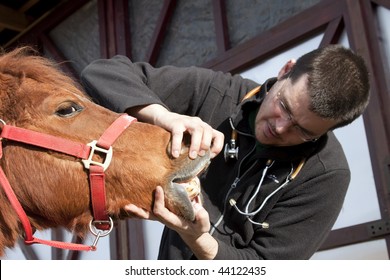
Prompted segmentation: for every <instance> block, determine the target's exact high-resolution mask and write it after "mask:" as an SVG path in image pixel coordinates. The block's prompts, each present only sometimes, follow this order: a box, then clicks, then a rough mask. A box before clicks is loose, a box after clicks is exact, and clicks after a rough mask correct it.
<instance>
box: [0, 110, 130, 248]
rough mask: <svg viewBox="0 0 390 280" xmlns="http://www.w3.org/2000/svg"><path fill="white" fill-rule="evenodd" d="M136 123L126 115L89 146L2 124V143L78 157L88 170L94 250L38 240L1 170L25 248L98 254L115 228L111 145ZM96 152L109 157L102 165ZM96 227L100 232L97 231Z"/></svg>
mask: <svg viewBox="0 0 390 280" xmlns="http://www.w3.org/2000/svg"><path fill="white" fill-rule="evenodd" d="M135 121H136V119H135V118H133V117H130V116H128V115H125V114H123V115H121V116H120V117H119V118H117V119H116V120H115V121H114V122H113V123H112V124H111V126H110V127H109V128H108V129H107V130H106V131H105V132H104V133H103V135H102V136H101V137H100V138H99V140H97V141H96V140H94V141H92V142H90V143H88V144H82V143H78V142H73V141H70V140H67V139H64V138H59V137H56V136H52V135H48V134H44V133H40V132H36V131H31V130H28V129H24V128H19V127H15V126H10V125H6V124H5V123H4V122H3V121H1V122H2V123H3V127H2V129H1V135H0V137H1V139H3V138H4V139H8V140H12V141H17V142H21V143H25V144H29V145H33V146H38V147H41V148H46V149H49V150H53V151H57V152H61V153H64V154H68V155H72V156H75V157H77V158H80V159H81V160H82V162H83V164H84V166H85V168H86V169H89V178H90V188H91V201H92V210H93V217H94V218H93V220H92V221H91V223H90V230H91V233H92V234H93V235H95V237H96V239H95V241H94V243H93V245H92V246H86V245H82V244H73V243H66V242H60V241H48V240H42V239H38V238H35V237H34V236H33V231H32V227H31V224H30V221H29V219H28V217H27V214H26V213H25V211H24V210H23V207H22V205H21V204H20V202H19V200H18V199H17V196H16V194H15V193H14V191H13V189H12V187H11V185H10V184H9V181H8V179H7V177H6V175H5V173H4V171H3V170H2V169H1V167H0V184H1V186H2V187H3V189H4V191H5V194H6V195H7V197H8V199H9V201H10V203H11V205H12V207H13V208H14V209H15V211H16V213H17V215H18V216H19V219H20V221H21V223H22V225H23V228H24V231H25V243H26V244H33V243H41V244H46V245H49V246H52V247H56V248H60V249H69V250H84V251H89V250H96V244H97V241H98V240H99V238H100V237H102V236H106V235H108V234H109V233H110V232H111V230H112V228H113V222H112V219H111V218H110V217H109V216H108V214H107V212H106V195H105V174H104V171H105V170H106V169H107V168H108V166H109V165H110V162H111V159H112V147H111V145H112V144H113V143H114V141H115V140H116V139H117V138H118V137H119V136H120V135H121V134H122V132H123V131H124V130H126V129H127V127H128V126H129V125H130V124H132V123H133V122H135ZM1 139H0V140H1ZM1 144H2V143H1V141H0V158H2V145H1ZM95 151H98V152H100V153H105V154H106V156H105V159H104V162H103V163H100V162H95V161H93V160H92V158H93V155H94V153H95ZM94 227H95V228H96V229H99V230H96V229H94ZM102 231H106V232H102Z"/></svg>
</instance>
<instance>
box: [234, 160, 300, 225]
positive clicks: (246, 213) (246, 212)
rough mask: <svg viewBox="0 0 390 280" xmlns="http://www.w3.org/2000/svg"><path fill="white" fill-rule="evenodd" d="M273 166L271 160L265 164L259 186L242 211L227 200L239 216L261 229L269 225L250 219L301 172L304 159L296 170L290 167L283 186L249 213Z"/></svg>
mask: <svg viewBox="0 0 390 280" xmlns="http://www.w3.org/2000/svg"><path fill="white" fill-rule="evenodd" d="M273 164H274V161H273V160H268V161H267V163H266V166H265V168H264V170H263V173H262V176H261V179H260V181H259V184H258V185H257V188H256V191H255V192H254V193H253V195H252V196H251V198H250V199H249V201H248V203H247V204H246V206H245V209H244V210H240V209H239V208H238V206H237V205H236V201H235V200H234V199H233V198H231V199H229V204H230V205H231V206H233V207H234V209H236V210H237V212H238V213H240V214H241V215H244V216H246V217H247V219H248V221H249V222H251V223H252V224H255V225H259V226H261V227H262V228H269V224H268V223H267V222H262V223H259V222H256V221H253V220H252V217H253V216H255V215H256V214H258V213H259V212H260V211H261V210H262V209H263V207H264V205H265V204H266V203H267V201H268V200H269V199H270V198H271V197H272V196H274V195H275V194H276V193H277V192H278V191H280V190H281V189H283V188H284V187H285V186H286V185H287V184H288V183H290V182H291V181H292V180H294V179H295V178H296V177H297V176H298V174H299V172H300V171H301V170H302V167H303V165H304V164H305V159H302V160H301V161H300V163H299V164H298V166H297V168H296V169H295V170H294V167H293V166H291V170H290V173H289V174H288V175H287V177H286V180H285V181H284V182H283V184H281V185H280V186H279V187H278V188H277V189H275V190H274V191H273V192H272V193H270V194H269V195H268V196H267V197H266V198H265V199H264V201H263V203H262V204H261V205H260V206H259V207H258V208H257V209H255V210H254V211H249V207H250V206H251V204H252V202H253V200H254V199H255V198H256V196H257V195H258V194H259V192H260V188H261V186H262V184H263V181H264V178H265V176H266V175H267V172H268V170H269V169H270V168H271V166H272V165H273ZM274 180H275V182H278V181H277V180H276V179H274Z"/></svg>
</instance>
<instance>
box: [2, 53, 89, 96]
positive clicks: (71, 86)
mask: <svg viewBox="0 0 390 280" xmlns="http://www.w3.org/2000/svg"><path fill="white" fill-rule="evenodd" d="M0 74H4V75H9V76H11V77H13V78H16V79H17V80H18V81H19V84H20V83H21V82H22V81H23V79H26V78H29V79H32V80H35V81H37V82H39V83H44V84H52V85H56V86H58V87H61V88H62V89H65V90H68V91H71V92H75V93H76V92H81V91H82V89H81V87H80V86H79V84H78V83H76V82H75V81H74V79H73V78H72V77H70V76H68V75H67V74H65V73H64V72H63V71H62V70H61V69H60V65H59V64H58V63H57V62H54V61H52V60H50V59H48V58H45V57H42V56H40V55H39V53H38V52H37V51H36V50H35V49H33V48H32V47H28V46H26V47H20V48H16V49H14V50H12V51H10V52H5V51H4V50H2V51H1V52H0Z"/></svg>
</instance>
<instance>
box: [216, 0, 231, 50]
mask: <svg viewBox="0 0 390 280" xmlns="http://www.w3.org/2000/svg"><path fill="white" fill-rule="evenodd" d="M213 11H214V24H215V34H216V40H217V49H218V54H222V53H224V52H225V51H227V50H228V49H230V42H229V41H230V39H229V28H228V22H227V17H226V5H225V1H224V0H213Z"/></svg>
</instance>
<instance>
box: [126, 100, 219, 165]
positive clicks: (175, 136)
mask: <svg viewBox="0 0 390 280" xmlns="http://www.w3.org/2000/svg"><path fill="white" fill-rule="evenodd" d="M127 112H128V113H129V114H130V115H133V116H135V117H137V118H138V119H139V120H140V121H145V122H148V123H151V124H155V125H158V126H160V127H162V128H164V129H166V130H168V131H169V132H171V134H172V156H173V157H179V155H180V151H181V143H182V140H183V135H184V133H185V132H187V133H189V134H190V135H191V146H190V150H189V156H190V158H193V159H194V158H196V157H197V156H198V155H200V156H203V155H204V154H205V153H206V151H208V150H209V149H210V152H211V157H212V158H213V157H215V156H216V155H217V154H218V153H219V152H220V151H221V150H222V148H223V142H224V135H223V133H221V132H219V131H218V130H215V129H213V128H212V127H211V126H210V125H209V124H207V123H205V122H204V121H202V120H201V119H200V118H198V117H190V116H185V115H180V114H177V113H173V112H170V111H168V110H167V109H166V108H165V107H163V106H161V105H159V104H151V105H147V106H143V107H136V108H131V109H128V110H127Z"/></svg>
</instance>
